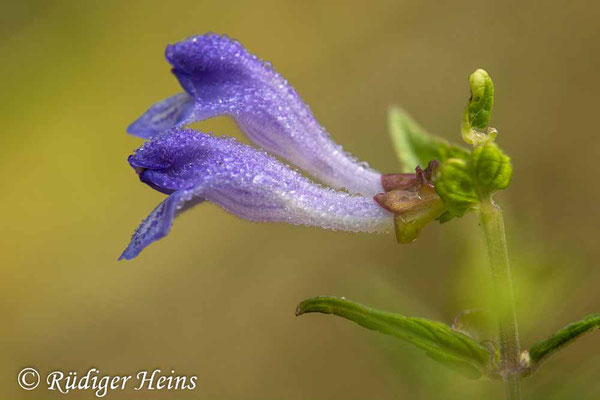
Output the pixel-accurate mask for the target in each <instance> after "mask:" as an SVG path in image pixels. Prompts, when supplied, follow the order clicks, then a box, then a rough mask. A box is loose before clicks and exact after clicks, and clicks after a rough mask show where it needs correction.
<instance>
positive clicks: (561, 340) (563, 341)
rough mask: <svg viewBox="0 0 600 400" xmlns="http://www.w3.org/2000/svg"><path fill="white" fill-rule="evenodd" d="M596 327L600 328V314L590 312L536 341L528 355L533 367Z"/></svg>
mask: <svg viewBox="0 0 600 400" xmlns="http://www.w3.org/2000/svg"><path fill="white" fill-rule="evenodd" d="M598 328H600V314H592V315H588V316H587V317H585V318H583V319H581V320H579V321H576V322H572V323H570V324H569V325H567V326H565V327H564V328H562V329H561V330H559V331H557V332H555V333H553V334H552V335H551V336H550V337H548V338H546V339H544V340H541V341H539V342H537V343H536V344H534V345H533V346H531V348H530V349H529V357H530V358H531V362H532V365H533V367H534V368H535V366H536V364H539V363H540V362H542V361H543V360H545V359H546V358H548V357H549V356H550V355H552V354H554V353H555V352H557V351H558V350H560V349H562V348H563V347H565V346H567V345H569V344H571V343H573V342H574V341H575V340H576V339H578V338H579V337H581V336H583V335H584V334H586V333H588V332H591V331H593V330H594V329H598Z"/></svg>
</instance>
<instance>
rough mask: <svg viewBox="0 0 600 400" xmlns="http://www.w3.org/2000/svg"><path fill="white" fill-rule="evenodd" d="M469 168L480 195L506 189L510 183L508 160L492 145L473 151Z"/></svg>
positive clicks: (510, 166) (510, 167)
mask: <svg viewBox="0 0 600 400" xmlns="http://www.w3.org/2000/svg"><path fill="white" fill-rule="evenodd" d="M471 168H472V173H473V176H474V178H475V182H476V185H477V187H478V188H479V191H480V192H481V193H484V194H489V193H493V192H495V191H497V190H502V189H506V188H507V187H508V184H509V183H510V178H511V176H512V165H511V164H510V158H509V157H508V156H507V155H506V154H504V153H503V152H502V150H500V148H499V147H498V146H497V145H496V144H494V143H488V144H486V145H483V146H481V147H477V148H476V149H474V150H473V153H472V154H471Z"/></svg>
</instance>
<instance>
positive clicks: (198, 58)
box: [142, 34, 383, 195]
mask: <svg viewBox="0 0 600 400" xmlns="http://www.w3.org/2000/svg"><path fill="white" fill-rule="evenodd" d="M166 57H167V60H168V61H169V62H170V63H171V64H172V66H173V73H174V74H175V75H176V76H177V78H178V79H179V81H180V83H181V85H182V86H183V88H184V89H185V90H186V91H187V92H188V93H189V94H190V95H191V96H192V97H193V98H194V99H195V100H196V103H195V106H194V109H193V112H190V113H188V114H185V116H184V117H182V118H181V119H180V120H179V121H178V123H176V124H174V125H177V126H182V125H184V124H186V123H189V122H190V120H203V119H206V118H210V117H214V116H217V115H230V116H232V117H233V118H234V119H235V121H236V122H237V123H238V125H239V126H240V128H241V129H242V131H244V132H245V134H246V135H247V136H248V137H249V138H250V139H251V140H252V141H253V142H254V143H256V144H257V145H259V146H260V147H262V148H264V149H265V150H267V151H269V152H271V153H273V154H276V155H278V156H280V157H282V158H284V159H286V160H287V161H289V162H290V163H292V164H294V165H296V166H298V167H300V168H301V169H303V170H305V171H307V172H308V173H310V174H311V175H313V176H314V177H316V178H317V179H319V180H320V181H322V182H323V183H325V184H327V185H330V186H332V187H334V188H338V189H339V188H347V189H348V190H349V191H351V192H353V193H362V194H364V195H374V194H376V193H379V192H382V191H383V189H382V186H381V181H380V179H381V175H380V174H379V173H378V172H377V171H375V170H373V169H371V168H369V167H368V166H366V164H364V163H360V162H358V161H357V160H356V159H355V158H354V157H352V156H351V155H350V154H348V153H346V152H345V151H344V150H343V149H342V147H341V146H339V145H338V144H336V143H335V142H334V141H333V140H332V139H331V138H330V137H329V135H328V133H327V132H326V131H325V130H324V129H323V127H321V125H319V123H318V122H317V121H316V119H315V118H314V116H313V114H312V112H311V110H310V108H309V107H308V106H307V105H306V104H305V103H304V102H303V101H302V99H301V98H300V96H299V95H298V94H297V93H296V91H295V90H294V88H293V87H292V86H290V85H289V84H288V82H287V81H286V80H285V79H283V78H282V77H281V76H280V75H279V74H278V73H277V72H276V71H275V70H273V68H272V67H271V66H270V65H269V64H268V63H265V62H263V61H261V60H260V59H258V58H257V57H256V56H254V55H252V54H250V53H249V52H248V51H247V50H246V49H245V48H244V47H243V46H242V45H241V44H240V43H238V42H237V41H234V40H232V39H229V38H228V37H226V36H219V35H214V34H207V35H203V36H196V37H192V38H189V39H187V40H184V41H181V42H179V43H176V44H174V45H170V46H168V47H167V50H166ZM142 118H144V117H142Z"/></svg>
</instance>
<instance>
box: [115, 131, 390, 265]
mask: <svg viewBox="0 0 600 400" xmlns="http://www.w3.org/2000/svg"><path fill="white" fill-rule="evenodd" d="M129 162H130V164H131V165H132V166H133V167H134V168H135V169H136V170H137V171H138V173H139V174H140V179H142V180H143V181H144V182H146V183H148V184H149V185H151V186H152V187H154V188H156V189H158V190H161V191H163V192H165V193H172V194H171V195H170V197H169V198H168V199H167V200H165V201H164V202H163V203H161V205H159V206H158V207H157V208H156V209H155V210H154V211H153V212H152V214H151V215H150V216H149V217H148V218H147V219H146V220H145V221H144V222H143V223H142V225H141V226H140V228H138V230H137V231H136V232H135V234H134V236H133V238H132V240H131V243H130V245H129V247H128V248H127V250H125V252H124V253H123V255H122V256H121V257H122V258H126V259H129V258H133V257H135V256H136V255H137V254H139V252H140V251H141V250H142V249H143V248H144V247H146V246H147V245H148V244H150V243H151V242H153V241H155V240H158V239H160V238H161V237H163V236H165V235H166V234H167V233H168V232H169V229H170V226H171V223H172V221H173V218H174V217H175V216H176V215H177V210H178V209H179V208H181V207H184V206H185V205H186V204H189V203H188V202H198V201H201V200H207V201H209V202H211V203H214V204H217V205H219V206H221V207H222V208H224V209H226V210H227V211H229V212H231V213H233V214H235V215H237V216H240V217H242V218H245V219H249V220H252V221H260V222H267V221H279V222H287V223H290V224H295V225H307V226H318V227H322V228H327V229H336V230H344V231H353V232H378V231H387V230H389V229H390V228H391V227H392V224H393V215H392V214H391V213H390V212H388V211H386V210H384V209H383V208H382V207H380V206H379V205H377V203H376V202H375V201H374V200H373V198H371V197H363V196H358V195H350V194H348V193H345V192H343V191H335V190H333V189H330V188H326V187H323V186H321V185H318V184H316V183H314V182H312V181H310V180H309V179H307V178H305V177H303V176H302V175H301V174H299V173H298V172H296V171H293V170H292V169H290V168H289V167H288V166H286V165H284V164H282V163H281V162H280V161H278V160H276V159H274V158H273V157H271V156H269V155H268V154H266V153H264V152H262V151H259V150H256V149H254V148H252V147H250V146H247V145H244V144H241V143H239V142H237V141H235V140H234V139H232V138H224V137H214V136H211V135H207V134H203V133H200V132H196V131H193V130H183V129H173V130H172V131H169V132H166V133H165V134H163V135H160V136H158V137H156V138H155V139H153V140H151V141H149V142H148V143H146V144H145V145H144V146H143V147H142V148H140V149H139V150H138V151H137V152H136V153H135V154H134V155H132V156H131V157H130V159H129Z"/></svg>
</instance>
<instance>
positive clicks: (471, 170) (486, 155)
mask: <svg viewBox="0 0 600 400" xmlns="http://www.w3.org/2000/svg"><path fill="white" fill-rule="evenodd" d="M511 176H512V166H511V163H510V158H509V157H508V156H507V155H506V154H504V153H503V152H502V150H501V149H500V148H499V147H498V146H497V145H496V144H495V143H488V144H486V145H484V146H481V147H477V148H475V149H474V150H473V152H472V153H471V154H470V155H469V157H468V158H466V159H457V158H454V159H450V160H447V161H446V162H444V163H442V164H441V165H440V168H439V171H438V177H437V180H436V182H435V190H436V192H437V194H438V195H439V196H440V197H441V199H442V201H443V202H444V205H445V206H446V209H447V210H448V212H449V213H450V215H452V216H454V217H461V216H462V215H464V213H465V212H466V211H468V210H470V209H475V208H476V207H477V206H478V205H479V202H480V201H481V200H482V199H484V198H489V197H490V196H491V195H492V193H494V192H496V191H498V190H502V189H506V188H507V187H508V185H509V183H510V179H511Z"/></svg>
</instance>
